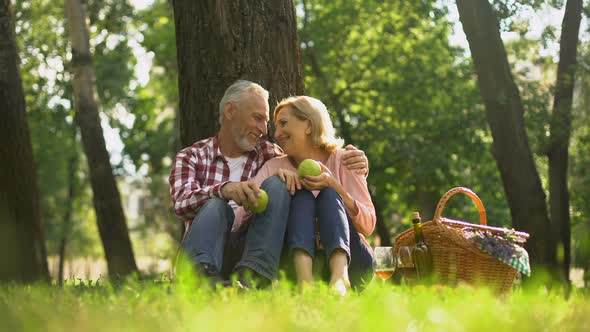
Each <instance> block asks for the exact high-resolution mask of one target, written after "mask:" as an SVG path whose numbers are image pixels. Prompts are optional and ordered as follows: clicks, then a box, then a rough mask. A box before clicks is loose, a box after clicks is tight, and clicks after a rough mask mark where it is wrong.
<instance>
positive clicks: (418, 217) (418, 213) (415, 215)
mask: <svg viewBox="0 0 590 332" xmlns="http://www.w3.org/2000/svg"><path fill="white" fill-rule="evenodd" d="M416 219H418V220H420V212H412V220H416Z"/></svg>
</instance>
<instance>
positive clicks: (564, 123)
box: [548, 0, 582, 284]
mask: <svg viewBox="0 0 590 332" xmlns="http://www.w3.org/2000/svg"><path fill="white" fill-rule="evenodd" d="M581 19H582V0H568V2H567V4H566V7H565V14H564V16H563V22H562V24H561V40H560V43H559V64H558V66H557V81H556V87H555V96H554V99H553V114H552V116H551V138H550V142H551V143H550V147H549V153H548V157H549V206H550V211H551V222H552V224H553V227H554V229H556V230H559V238H560V240H561V241H560V242H561V244H562V245H563V262H562V275H563V277H564V279H565V282H566V283H568V284H569V275H570V272H569V270H570V261H571V240H570V238H571V225H570V212H569V209H570V205H569V190H568V181H567V167H568V159H569V141H570V134H571V122H572V120H571V117H572V99H573V95H574V82H575V79H574V76H575V71H576V68H575V67H576V63H577V61H576V56H577V48H578V34H579V32H580V20H581Z"/></svg>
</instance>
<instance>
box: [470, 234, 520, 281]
mask: <svg viewBox="0 0 590 332" xmlns="http://www.w3.org/2000/svg"><path fill="white" fill-rule="evenodd" d="M462 231H463V234H464V235H465V238H466V239H468V240H469V241H471V242H473V244H474V245H475V246H476V247H478V248H479V249H481V250H483V251H485V252H487V253H488V254H490V255H492V257H494V258H496V259H498V260H499V261H501V262H503V263H505V264H507V265H510V266H512V267H513V268H515V269H516V270H517V271H518V272H520V273H522V274H524V275H527V276H530V275H531V266H530V264H529V254H528V253H527V251H526V250H524V248H523V247H521V246H520V245H519V243H523V242H524V241H525V239H522V238H520V237H518V235H516V233H515V232H511V231H509V230H506V233H491V232H488V231H483V230H478V229H474V228H472V227H465V228H463V229H462Z"/></svg>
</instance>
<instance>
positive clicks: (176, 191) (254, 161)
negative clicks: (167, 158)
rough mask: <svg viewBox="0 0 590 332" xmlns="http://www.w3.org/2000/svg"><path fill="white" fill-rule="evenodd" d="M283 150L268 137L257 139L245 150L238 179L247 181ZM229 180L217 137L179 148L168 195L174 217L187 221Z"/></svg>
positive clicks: (219, 195) (217, 194) (219, 192)
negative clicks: (267, 138) (244, 162)
mask: <svg viewBox="0 0 590 332" xmlns="http://www.w3.org/2000/svg"><path fill="white" fill-rule="evenodd" d="M282 154H283V150H281V148H280V147H279V146H278V145H276V144H273V143H271V142H269V141H267V140H260V141H259V142H258V144H256V147H255V148H254V150H252V151H250V152H249V153H248V160H247V161H246V164H245V165H244V169H243V171H242V176H241V181H246V180H248V179H250V178H252V177H254V175H256V173H258V170H259V169H260V168H261V167H262V165H263V164H264V163H265V162H266V161H267V160H270V159H272V158H274V157H276V156H280V155H282ZM227 182H229V166H228V164H227V160H226V159H225V157H224V156H223V155H222V154H221V149H219V143H218V138H217V136H213V137H209V138H207V139H204V140H202V141H198V142H196V143H194V144H193V145H192V146H190V147H188V148H185V149H183V150H181V151H180V152H179V153H178V154H177V155H176V158H175V160H174V165H172V170H171V171H170V178H169V183H170V195H171V196H172V201H173V202H174V212H175V213H176V216H177V217H178V218H179V219H180V220H182V221H184V222H190V221H192V220H193V218H194V217H195V216H196V215H197V212H198V211H199V208H200V207H201V206H202V205H203V204H204V203H205V202H206V201H207V200H208V199H209V198H211V197H220V198H223V197H222V196H221V190H220V189H221V186H223V185H224V184H225V183H227Z"/></svg>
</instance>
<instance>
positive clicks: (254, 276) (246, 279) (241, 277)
mask: <svg viewBox="0 0 590 332" xmlns="http://www.w3.org/2000/svg"><path fill="white" fill-rule="evenodd" d="M237 282H238V284H239V287H240V288H242V289H262V288H265V287H266V286H268V285H270V281H269V280H268V279H266V278H264V277H262V276H261V275H259V274H258V273H256V272H254V270H252V269H249V268H247V267H243V268H240V269H239V270H238V281H237Z"/></svg>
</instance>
